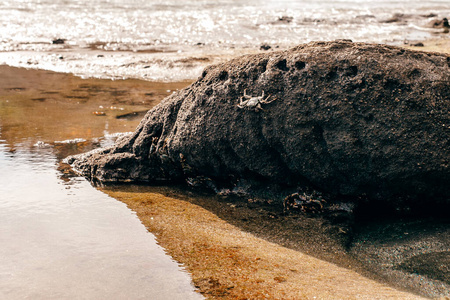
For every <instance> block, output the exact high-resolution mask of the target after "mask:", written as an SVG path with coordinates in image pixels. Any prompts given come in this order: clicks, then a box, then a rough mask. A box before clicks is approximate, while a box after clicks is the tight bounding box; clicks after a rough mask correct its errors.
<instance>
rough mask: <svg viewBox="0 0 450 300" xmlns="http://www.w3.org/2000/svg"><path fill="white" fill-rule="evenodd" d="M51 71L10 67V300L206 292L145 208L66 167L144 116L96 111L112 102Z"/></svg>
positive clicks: (6, 159)
mask: <svg viewBox="0 0 450 300" xmlns="http://www.w3.org/2000/svg"><path fill="white" fill-rule="evenodd" d="M29 73H32V76H28V77H27V74H29ZM46 73H49V72H47V71H39V72H38V71H34V70H28V71H26V70H22V69H14V70H13V69H12V68H9V67H5V66H2V67H0V299H2V300H16V299H33V300H34V299H36V300H40V299H45V300H47V299H58V300H62V299H68V300H69V299H70V300H71V299H161V300H163V299H164V300H165V299H203V297H202V296H201V295H200V294H198V293H196V292H195V291H194V289H195V288H194V286H193V284H192V281H191V278H190V276H189V274H188V273H187V272H186V271H185V270H184V269H183V267H182V266H180V265H179V264H178V263H177V262H175V261H174V260H173V259H172V258H171V257H170V256H168V255H167V254H166V253H165V250H164V249H163V248H162V247H160V246H159V245H158V244H157V241H156V238H155V236H154V235H153V234H152V233H150V232H148V231H147V229H146V228H145V226H144V225H142V223H141V222H140V220H139V219H138V217H137V216H136V214H135V213H133V212H132V211H131V210H130V209H128V208H127V206H126V205H125V204H124V203H122V202H119V201H117V200H116V199H114V198H111V197H109V196H107V195H106V194H104V193H103V192H101V191H99V190H97V189H96V188H95V187H93V186H92V185H91V183H90V182H89V181H88V180H86V179H85V178H83V177H80V176H76V175H75V174H73V173H70V172H69V171H68V169H67V168H63V165H61V164H60V161H61V160H62V159H63V158H65V157H67V156H68V155H71V154H76V153H80V152H86V151H89V150H91V149H93V148H96V147H105V146H108V145H111V144H112V143H114V141H115V140H116V138H118V137H119V136H121V134H119V133H117V132H121V131H123V132H126V131H130V130H134V128H135V127H136V126H137V124H138V123H139V119H133V120H127V119H121V118H119V119H118V118H115V117H114V115H112V113H116V112H117V113H118V114H120V113H119V111H118V110H112V109H107V110H105V111H106V112H107V115H105V116H100V117H98V116H95V115H93V114H92V112H93V111H96V110H100V109H101V108H100V106H99V105H100V104H103V105H104V103H102V102H99V101H98V100H97V101H96V100H95V97H94V96H93V97H92V98H94V99H89V101H87V100H85V98H69V97H70V93H71V92H72V93H74V92H73V91H72V88H75V87H76V85H75V84H74V85H71V83H72V79H71V78H73V77H71V76H62V75H59V76H58V77H56V78H58V79H55V77H52V75H49V74H46ZM39 80H40V81H51V80H54V81H56V83H55V84H53V85H51V88H48V85H42V84H38V83H36V82H34V83H33V82H32V81H39ZM77 80H78V82H81V81H82V80H80V79H77ZM30 82H31V83H30ZM81 83H82V82H81ZM84 84H85V88H86V89H88V90H91V91H96V92H100V91H101V88H102V87H101V86H100V85H99V82H98V81H96V82H92V83H91V84H90V85H88V84H87V83H84ZM72 86H73V87H72ZM78 86H81V84H79V85H78ZM46 87H47V88H46ZM115 91H117V90H115ZM74 99H75V101H74ZM82 100H85V103H83V101H82ZM116 105H117V106H119V108H123V107H125V108H126V106H125V105H123V104H120V103H118V104H116ZM136 108H137V109H139V110H141V109H142V106H136ZM126 111H127V110H126V109H125V110H124V111H123V112H126ZM121 112H122V111H121Z"/></svg>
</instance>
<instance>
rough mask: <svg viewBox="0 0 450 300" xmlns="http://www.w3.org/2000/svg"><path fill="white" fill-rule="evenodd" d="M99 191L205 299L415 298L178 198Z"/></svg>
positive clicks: (152, 194)
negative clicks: (125, 211) (132, 215)
mask: <svg viewBox="0 0 450 300" xmlns="http://www.w3.org/2000/svg"><path fill="white" fill-rule="evenodd" d="M103 191H104V192H105V193H107V194H109V195H110V196H112V197H114V198H116V199H118V200H120V201H123V202H125V203H126V204H127V205H128V206H129V207H130V208H131V209H132V210H134V211H135V212H136V213H137V215H138V217H139V218H140V220H141V221H142V223H143V224H144V225H145V226H146V227H147V228H148V230H149V231H151V232H152V233H154V234H155V235H156V237H157V240H158V242H159V244H160V245H161V246H163V247H164V248H165V249H166V250H167V252H168V253H169V254H170V255H171V256H172V257H173V258H174V259H175V260H177V261H178V262H181V263H182V264H183V265H184V266H185V267H186V269H187V270H188V271H189V273H191V275H192V279H193V282H194V285H195V286H196V287H197V289H198V290H199V292H200V293H202V294H203V295H204V296H206V297H207V298H208V299H220V298H224V299H387V298H391V299H420V297H419V296H416V295H413V294H409V293H406V292H402V291H398V290H395V289H393V288H391V287H388V286H385V285H383V284H381V283H378V282H376V281H373V280H371V279H368V278H366V277H364V276H362V275H360V274H358V273H356V272H355V271H352V270H349V269H346V268H342V267H338V266H336V265H334V264H332V263H329V262H325V261H323V260H320V259H317V258H314V257H312V256H309V255H307V254H304V253H302V252H300V251H295V250H292V249H288V248H285V247H283V246H280V245H278V244H275V243H271V242H268V241H266V240H264V239H261V238H258V237H255V236H254V235H252V234H250V233H247V232H244V231H242V230H240V229H239V228H237V227H235V226H233V225H231V224H230V223H228V222H226V221H224V220H223V219H221V218H219V217H218V216H217V215H216V214H214V213H212V212H210V211H209V210H206V209H204V208H202V207H200V206H198V205H195V204H193V203H190V202H189V201H186V200H185V199H181V198H180V197H177V196H167V195H163V194H161V193H158V192H155V191H153V192H152V191H145V190H142V189H139V188H137V189H136V190H135V191H134V192H133V191H132V189H127V191H123V190H121V189H120V188H119V189H109V188H105V189H103ZM300 226H301V225H300Z"/></svg>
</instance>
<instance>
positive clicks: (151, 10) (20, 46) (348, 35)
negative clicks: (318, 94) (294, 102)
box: [0, 0, 450, 81]
mask: <svg viewBox="0 0 450 300" xmlns="http://www.w3.org/2000/svg"><path fill="white" fill-rule="evenodd" d="M444 17H447V18H449V17H450V2H449V1H448V0H432V1H418V0H397V1H387V0H377V1H371V0H339V1H324V0H266V1H260V0H218V1H212V0H210V1H208V0H165V1H162V0H97V1H88V0H3V1H1V2H0V24H1V29H0V63H3V64H9V65H13V66H26V67H33V68H42V69H51V70H55V71H62V72H72V73H75V74H77V75H80V76H93V77H103V78H128V77H133V78H141V79H146V80H155V81H157V80H161V81H177V80H186V79H195V78H196V77H197V76H198V75H199V74H200V73H201V70H202V69H203V68H204V67H205V65H207V64H211V63H215V62H220V61H223V60H226V59H229V58H230V57H232V56H235V55H238V54H242V53H251V52H255V51H259V49H260V46H261V45H263V44H266V45H270V46H271V47H272V49H277V48H280V49H284V48H288V47H291V46H294V45H297V44H300V43H305V42H309V41H316V40H335V39H343V38H345V39H352V40H353V41H364V42H376V43H394V44H395V43H397V44H398V43H403V42H405V41H414V40H422V39H427V38H430V37H433V36H435V35H436V34H439V31H438V30H432V29H430V28H428V27H427V24H428V23H429V22H430V21H432V20H434V19H440V20H442V18H444ZM57 39H60V40H62V41H64V43H63V44H54V43H53V41H55V40H57Z"/></svg>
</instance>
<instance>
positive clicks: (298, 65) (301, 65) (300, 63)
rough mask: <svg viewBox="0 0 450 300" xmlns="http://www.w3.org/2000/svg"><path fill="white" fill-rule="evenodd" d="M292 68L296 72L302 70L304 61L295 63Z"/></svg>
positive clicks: (304, 65)
mask: <svg viewBox="0 0 450 300" xmlns="http://www.w3.org/2000/svg"><path fill="white" fill-rule="evenodd" d="M294 67H295V68H296V69H297V70H303V69H304V68H305V67H306V63H305V62H304V61H301V60H299V61H296V62H295V64H294Z"/></svg>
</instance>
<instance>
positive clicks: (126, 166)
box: [69, 41, 450, 203]
mask: <svg viewBox="0 0 450 300" xmlns="http://www.w3.org/2000/svg"><path fill="white" fill-rule="evenodd" d="M244 90H247V94H249V95H253V96H260V95H261V94H262V92H263V91H264V93H265V95H266V96H267V95H271V98H270V99H269V100H273V99H276V100H275V101H273V102H271V103H270V104H262V108H263V110H257V109H255V108H249V107H245V108H239V107H238V106H237V105H238V104H239V101H240V100H239V99H240V97H242V95H243V93H244ZM449 106H450V56H448V55H445V54H437V53H425V52H417V51H409V50H405V49H401V48H398V47H393V46H386V45H373V44H364V43H352V42H349V41H336V42H315V43H310V44H306V45H300V46H298V47H295V48H293V49H290V50H288V51H282V52H271V53H264V54H258V55H249V56H243V57H239V58H236V59H233V60H231V61H229V62H227V63H224V64H220V65H215V66H210V67H208V68H206V69H205V70H204V72H203V74H202V75H201V77H200V78H199V79H198V80H197V81H196V82H194V83H193V84H192V85H191V86H189V87H187V88H185V89H184V90H181V91H180V92H178V93H176V94H174V95H171V96H169V97H168V98H166V99H165V100H164V101H163V102H162V103H160V104H159V105H158V106H157V107H155V108H154V109H152V110H151V111H149V112H148V113H147V115H146V116H145V117H144V119H143V120H142V122H141V124H140V125H139V127H138V128H137V130H136V132H135V133H134V134H132V135H131V136H128V137H126V138H124V139H122V140H121V141H119V142H117V143H116V145H115V146H113V147H112V148H109V149H104V150H102V151H100V152H99V151H97V152H95V153H88V154H85V155H82V156H78V157H72V158H70V159H69V162H70V163H72V164H73V166H74V167H75V168H76V169H78V170H79V171H80V172H81V173H82V174H84V175H85V176H88V177H91V178H97V179H99V180H100V181H122V180H131V181H143V182H151V181H158V180H184V179H186V178H190V180H192V178H198V179H199V181H201V180H202V179H203V180H204V179H205V178H207V179H208V180H210V179H211V180H212V181H214V182H215V183H218V184H223V185H224V186H227V185H228V186H230V187H233V186H236V185H239V182H242V181H243V180H246V181H252V182H261V183H263V184H267V185H278V186H282V187H286V188H289V187H299V186H309V187H313V188H314V189H316V190H320V191H325V192H327V193H330V194H332V195H343V196H354V197H364V198H366V199H368V200H370V201H377V200H387V201H394V202H398V203H408V202H423V201H425V200H426V201H435V202H439V203H448V202H449V195H450V193H449V192H450V184H449V182H450V172H449V160H450V152H449V151H450V150H449V149H450V138H449V137H450V120H449ZM426 201H425V202H426Z"/></svg>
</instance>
